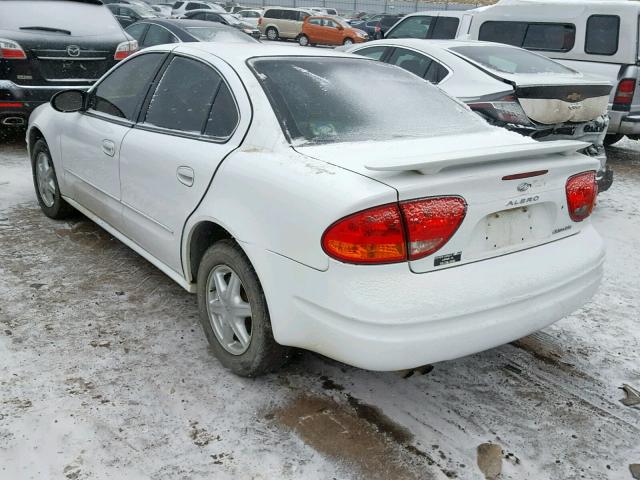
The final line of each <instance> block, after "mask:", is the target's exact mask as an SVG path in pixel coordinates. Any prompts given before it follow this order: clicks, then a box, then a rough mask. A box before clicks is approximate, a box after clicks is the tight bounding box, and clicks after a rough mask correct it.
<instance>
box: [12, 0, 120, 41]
mask: <svg viewBox="0 0 640 480" xmlns="http://www.w3.org/2000/svg"><path fill="white" fill-rule="evenodd" d="M0 10H1V11H2V13H1V14H0V30H13V31H20V28H21V27H44V28H45V29H54V30H56V31H53V32H52V31H43V30H37V29H28V30H23V31H25V32H30V33H33V34H34V35H38V34H42V35H68V33H66V32H71V35H73V36H89V35H91V36H98V35H105V34H112V33H117V32H122V29H121V28H120V25H119V24H118V22H117V21H116V19H115V18H114V17H113V15H112V14H111V11H109V9H108V8H107V7H105V6H103V5H91V4H86V3H80V2H68V1H63V2H59V1H52V0H33V1H28V2H24V1H12V0H3V1H2V5H1V6H0Z"/></svg>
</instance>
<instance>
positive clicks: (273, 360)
mask: <svg viewBox="0 0 640 480" xmlns="http://www.w3.org/2000/svg"><path fill="white" fill-rule="evenodd" d="M234 275H235V278H236V281H234V280H233V277H234ZM238 282H239V284H238ZM231 285H235V286H236V288H234V287H233V286H231ZM230 286H231V287H230ZM227 288H231V290H230V294H227V295H225V294H224V292H226V291H227ZM221 292H222V293H221ZM247 307H248V310H247ZM198 310H199V313H200V323H201V324H202V328H203V329H204V333H205V335H206V336H207V340H208V341H209V344H210V345H211V349H212V350H213V353H214V355H215V356H216V357H217V358H218V360H219V361H220V363H222V365H223V366H224V367H225V368H227V369H229V370H231V371H232V372H233V373H235V374H236V375H240V376H243V377H257V376H259V375H263V374H265V373H269V372H272V371H275V370H277V369H279V368H280V367H282V366H283V365H284V364H285V363H286V361H287V360H288V359H289V357H290V354H291V349H290V348H288V347H284V346H282V345H280V344H278V343H276V341H275V340H274V338H273V333H272V331H271V319H270V317H269V310H268V308H267V300H266V298H265V296H264V292H263V290H262V286H261V285H260V280H259V279H258V276H257V275H256V272H255V270H254V269H253V266H252V265H251V263H250V262H249V259H248V258H247V256H246V255H245V254H244V252H243V251H242V249H241V248H240V247H239V246H238V244H237V243H235V242H234V241H233V240H221V241H219V242H217V243H215V244H213V245H212V246H211V247H209V249H208V250H207V251H206V252H205V254H204V256H203V257H202V261H201V262H200V267H199V269H198ZM247 313H248V314H249V315H248V316H245V314H247ZM232 323H233V325H234V326H233V327H231V326H230V325H231V324H232Z"/></svg>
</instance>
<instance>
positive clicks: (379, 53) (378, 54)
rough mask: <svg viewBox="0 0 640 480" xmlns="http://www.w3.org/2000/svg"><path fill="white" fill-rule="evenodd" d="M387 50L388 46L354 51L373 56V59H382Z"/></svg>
mask: <svg viewBox="0 0 640 480" xmlns="http://www.w3.org/2000/svg"><path fill="white" fill-rule="evenodd" d="M386 51H387V47H367V48H362V49H360V50H358V51H357V52H353V53H355V54H358V55H362V56H364V57H368V58H371V59H373V60H381V59H382V57H383V56H384V53H385V52H386Z"/></svg>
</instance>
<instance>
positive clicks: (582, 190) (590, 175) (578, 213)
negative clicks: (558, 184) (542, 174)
mask: <svg viewBox="0 0 640 480" xmlns="http://www.w3.org/2000/svg"><path fill="white" fill-rule="evenodd" d="M566 190H567V206H568V207H569V216H570V217H571V220H573V221H574V222H581V221H583V220H584V219H585V218H587V217H588V216H589V215H591V212H592V211H593V207H595V204H596V196H597V195H598V184H597V183H596V172H593V171H592V172H584V173H579V174H577V175H574V176H572V177H569V180H567V187H566Z"/></svg>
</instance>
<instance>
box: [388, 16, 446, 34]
mask: <svg viewBox="0 0 640 480" xmlns="http://www.w3.org/2000/svg"><path fill="white" fill-rule="evenodd" d="M435 18H436V17H430V16H416V17H409V18H407V19H405V20H403V21H402V22H401V23H399V24H398V25H396V27H395V28H394V29H393V30H391V31H390V32H389V33H388V34H387V35H386V38H427V36H428V35H429V29H430V28H431V24H432V23H434V22H433V20H434V19H435Z"/></svg>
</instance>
